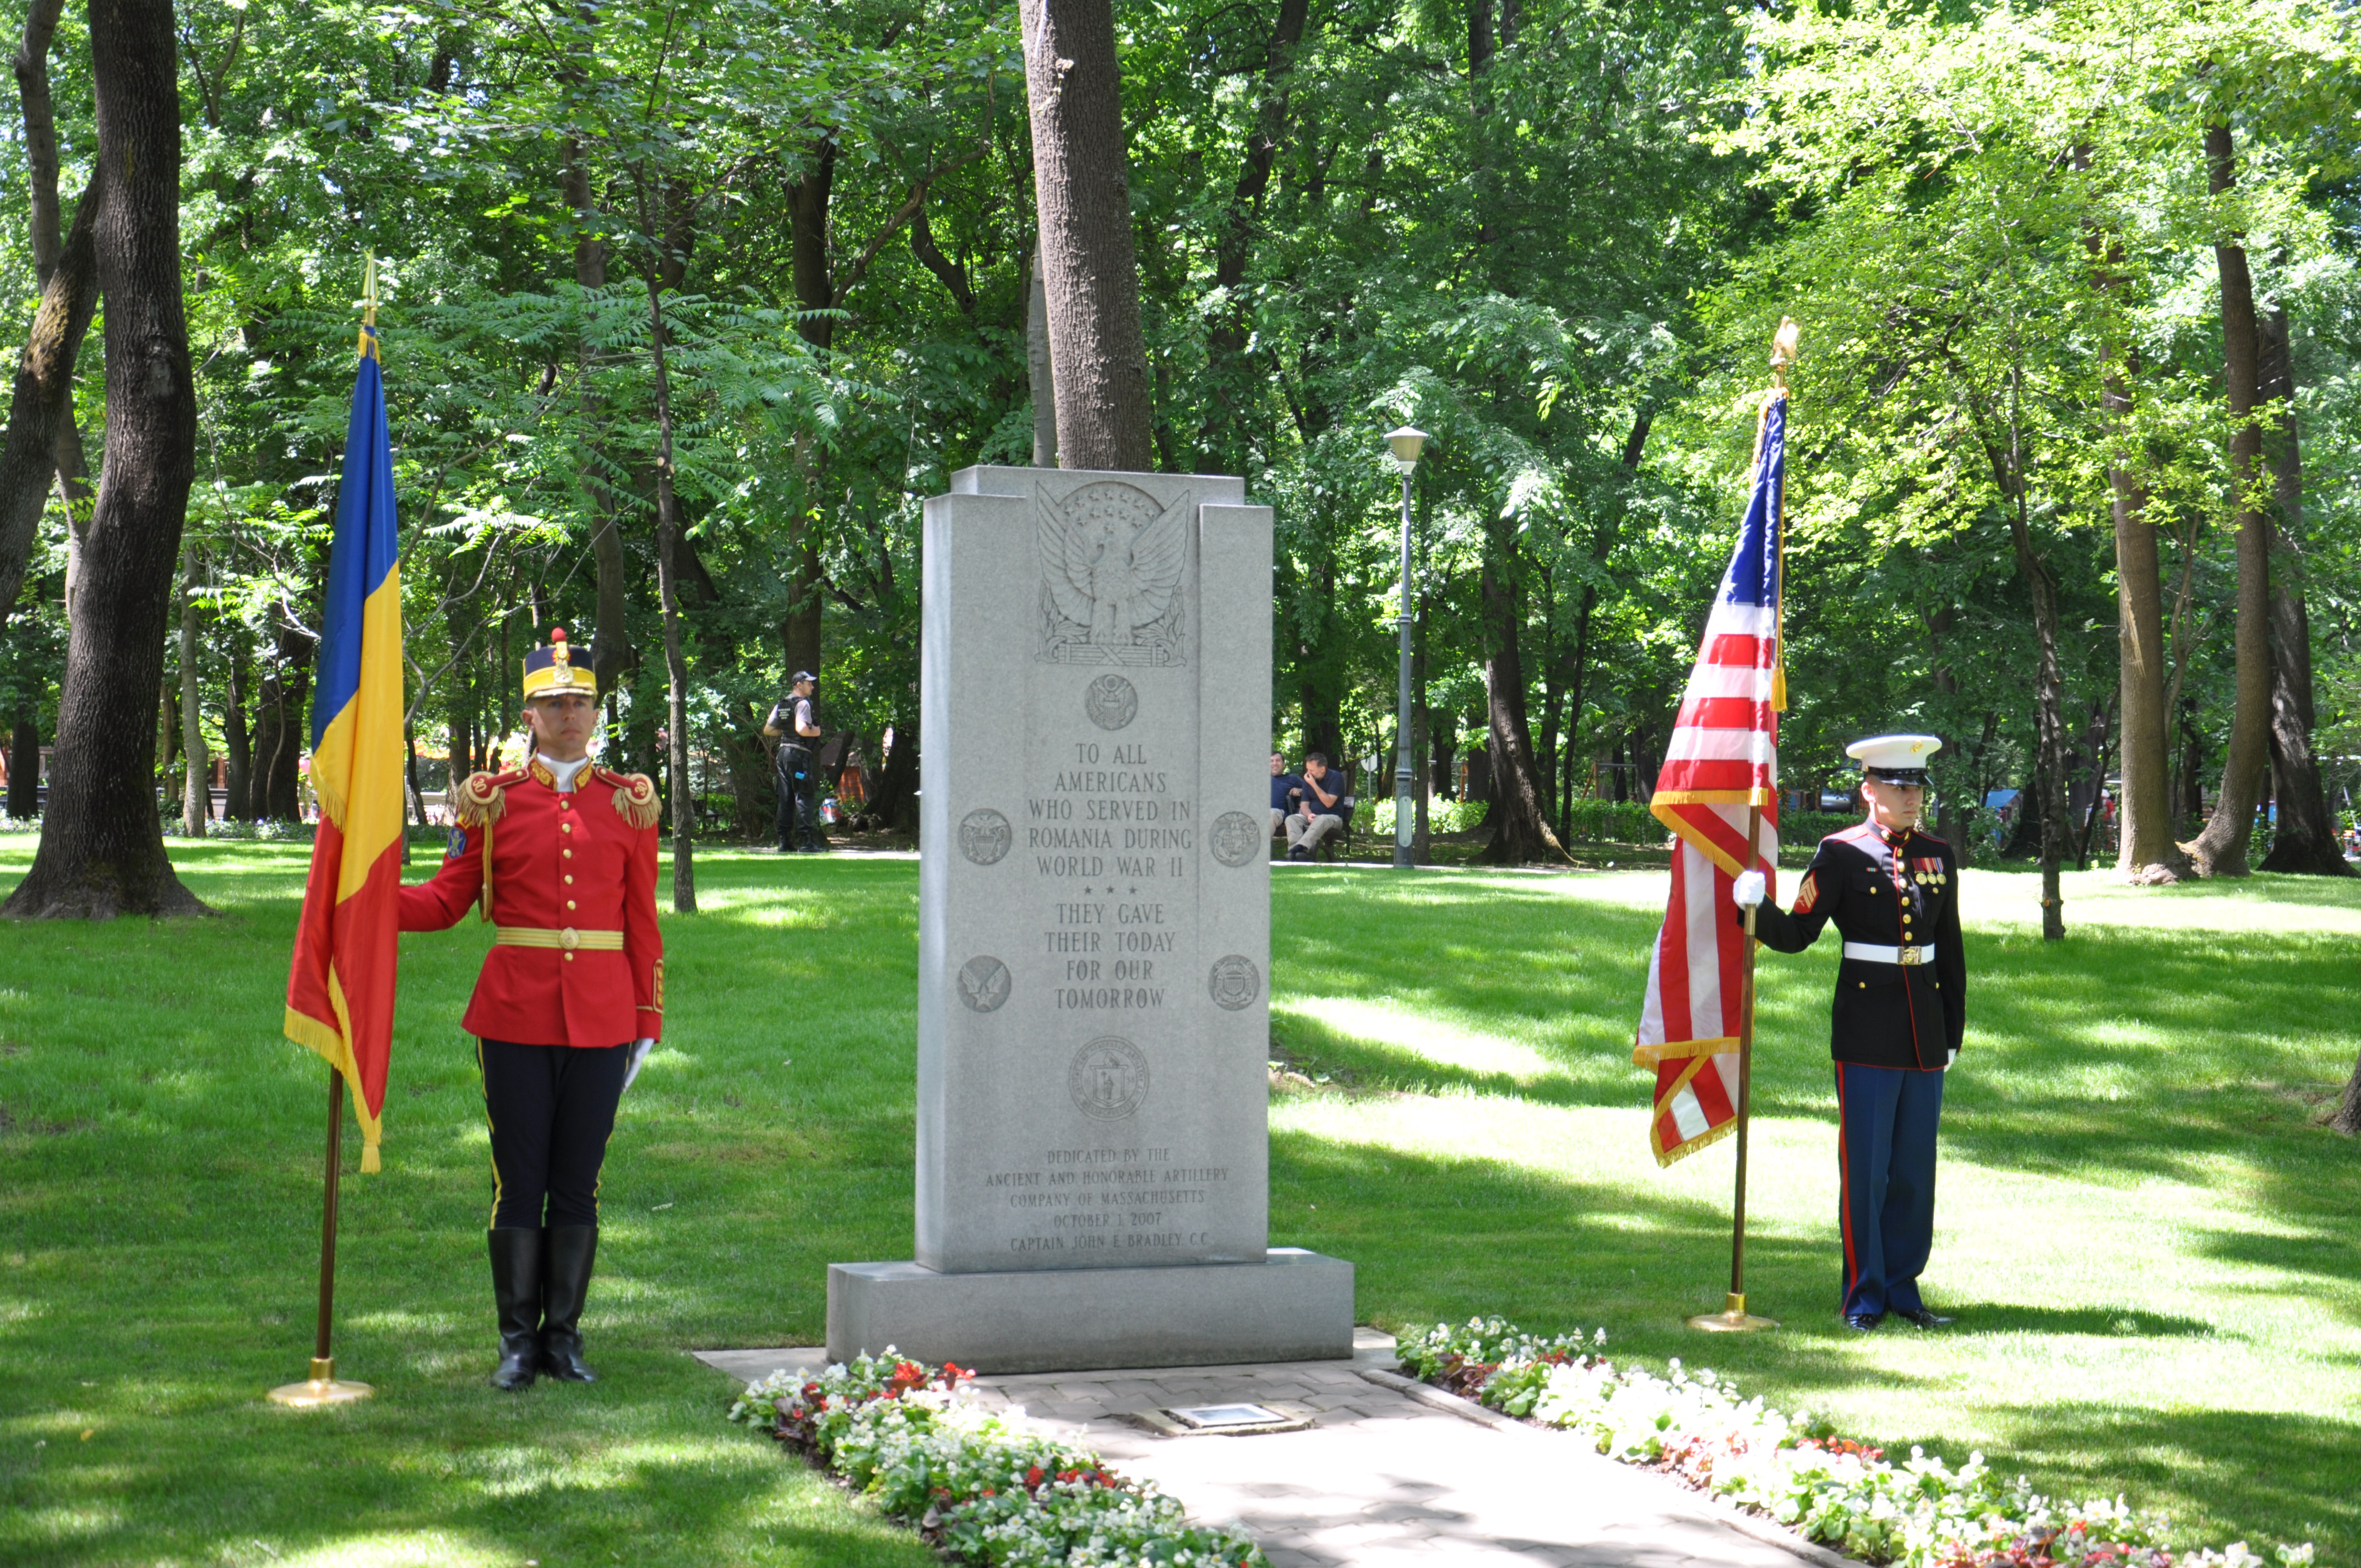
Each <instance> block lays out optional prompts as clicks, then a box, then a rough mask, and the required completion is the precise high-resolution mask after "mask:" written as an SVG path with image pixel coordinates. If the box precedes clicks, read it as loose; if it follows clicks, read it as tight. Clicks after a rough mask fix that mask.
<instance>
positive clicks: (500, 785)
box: [451, 769, 524, 828]
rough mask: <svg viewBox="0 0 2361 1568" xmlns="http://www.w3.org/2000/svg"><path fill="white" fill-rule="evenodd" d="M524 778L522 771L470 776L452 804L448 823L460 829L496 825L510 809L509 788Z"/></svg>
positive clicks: (460, 787)
mask: <svg viewBox="0 0 2361 1568" xmlns="http://www.w3.org/2000/svg"><path fill="white" fill-rule="evenodd" d="M523 777H524V773H523V772H522V770H521V769H511V770H510V771H509V772H507V773H469V774H468V775H467V782H466V783H465V784H461V785H460V786H459V790H458V797H457V799H456V800H455V801H454V802H453V803H452V806H451V819H452V820H453V821H454V822H456V823H457V824H458V825H459V826H460V827H462V828H483V827H487V826H489V825H490V824H492V823H494V822H498V821H499V820H500V818H501V817H503V816H505V815H507V813H508V809H509V785H511V784H515V783H516V782H517V781H518V780H520V779H522V778H523Z"/></svg>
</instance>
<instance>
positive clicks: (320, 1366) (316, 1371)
mask: <svg viewBox="0 0 2361 1568" xmlns="http://www.w3.org/2000/svg"><path fill="white" fill-rule="evenodd" d="M376 1392H377V1390H376V1389H374V1388H372V1387H369V1386H368V1384H366V1383H343V1382H339V1381H337V1378H336V1358H335V1356H333V1355H332V1356H328V1357H326V1358H325V1359H322V1358H320V1357H317V1356H314V1357H313V1361H312V1378H311V1381H310V1382H308V1383H282V1384H280V1386H279V1387H276V1388H273V1389H272V1390H271V1391H270V1395H269V1398H270V1402H271V1403H272V1404H274V1405H285V1406H287V1407H288V1408H289V1409H297V1410H316V1409H319V1408H320V1407H321V1406H323V1405H349V1404H351V1403H352V1402H353V1401H354V1400H356V1399H366V1398H368V1397H369V1396H370V1395H371V1394H374V1393H376Z"/></svg>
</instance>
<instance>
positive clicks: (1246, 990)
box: [1206, 953, 1262, 1013]
mask: <svg viewBox="0 0 2361 1568" xmlns="http://www.w3.org/2000/svg"><path fill="white" fill-rule="evenodd" d="M1206 989H1207V990H1208V991H1210V992H1213V1005H1214V1006H1216V1007H1219V1008H1222V1009H1223V1010H1224V1011H1225V1012H1230V1013H1235V1012H1236V1011H1237V1010H1238V1009H1239V1008H1241V1007H1250V1006H1252V1005H1253V1004H1254V999H1255V998H1256V997H1257V996H1260V995H1261V994H1262V970H1258V969H1257V968H1255V961H1254V959H1250V958H1247V957H1246V955H1245V954H1244V953H1232V954H1230V955H1229V956H1228V957H1227V958H1221V959H1214V960H1213V975H1212V977H1211V978H1210V979H1209V980H1208V981H1206Z"/></svg>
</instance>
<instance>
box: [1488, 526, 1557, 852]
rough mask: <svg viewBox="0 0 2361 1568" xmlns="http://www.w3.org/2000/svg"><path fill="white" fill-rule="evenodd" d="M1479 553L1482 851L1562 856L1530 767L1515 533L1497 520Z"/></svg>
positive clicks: (1531, 753)
mask: <svg viewBox="0 0 2361 1568" xmlns="http://www.w3.org/2000/svg"><path fill="white" fill-rule="evenodd" d="M1486 532H1488V534H1490V535H1491V537H1490V539H1489V540H1488V548H1487V549H1486V551H1485V553H1484V565H1483V569H1482V572H1481V579H1480V583H1479V591H1480V593H1481V595H1482V599H1483V607H1484V684H1485V685H1486V687H1487V688H1488V692H1489V696H1488V698H1487V700H1486V704H1485V710H1486V717H1487V720H1488V731H1489V736H1488V740H1489V747H1488V749H1489V751H1490V755H1491V761H1492V789H1491V795H1492V806H1491V809H1490V811H1488V813H1487V814H1486V817H1485V822H1486V825H1487V826H1488V827H1489V828H1491V829H1492V837H1491V839H1490V841H1489V842H1488V843H1487V844H1486V845H1485V846H1484V853H1483V859H1484V860H1486V861H1489V862H1490V863H1492V864H1494V865H1511V866H1513V865H1523V864H1525V863H1527V862H1529V861H1548V860H1563V859H1565V850H1562V849H1560V848H1559V846H1558V841H1557V838H1556V836H1555V835H1554V834H1553V833H1552V832H1551V831H1550V828H1549V824H1548V822H1546V821H1545V820H1543V795H1542V791H1541V784H1540V782H1539V779H1538V778H1537V776H1536V773H1535V770H1534V767H1533V740H1532V732H1531V731H1530V730H1529V729H1527V728H1526V724H1525V663H1524V656H1523V654H1522V652H1521V651H1520V648H1519V637H1520V632H1521V622H1522V620H1523V619H1524V617H1523V606H1522V603H1521V598H1520V596H1519V594H1518V592H1517V585H1516V580H1515V576H1514V572H1515V569H1516V563H1515V560H1514V552H1515V550H1516V536H1515V533H1514V532H1513V530H1512V529H1510V527H1509V526H1508V525H1506V524H1504V523H1501V522H1499V521H1495V522H1494V523H1493V524H1492V525H1491V527H1490V528H1488V530H1487V531H1486Z"/></svg>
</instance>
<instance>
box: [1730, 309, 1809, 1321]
mask: <svg viewBox="0 0 2361 1568" xmlns="http://www.w3.org/2000/svg"><path fill="white" fill-rule="evenodd" d="M1803 336H1804V329H1803V328H1802V327H1800V326H1797V325H1796V324H1795V317H1793V316H1781V317H1780V318H1779V330H1778V331H1777V332H1776V333H1775V334H1773V335H1772V338H1771V396H1770V397H1769V398H1766V399H1765V400H1763V413H1764V416H1765V417H1766V418H1767V417H1768V416H1769V413H1770V408H1771V403H1772V402H1773V400H1778V399H1783V398H1784V397H1785V396H1786V395H1787V367H1788V366H1790V365H1793V364H1794V363H1795V358H1796V356H1797V355H1799V354H1801V353H1802V352H1803V347H1802V344H1803ZM1786 490H1787V487H1786V484H1785V482H1784V469H1783V478H1782V482H1781V484H1780V487H1779V493H1778V494H1777V495H1776V496H1773V498H1772V506H1773V515H1772V525H1773V528H1774V529H1775V530H1776V531H1777V534H1776V537H1777V540H1778V543H1777V545H1776V547H1775V548H1776V550H1777V552H1778V556H1777V559H1778V565H1777V567H1776V568H1775V569H1776V570H1777V572H1778V574H1779V630H1778V641H1777V643H1776V645H1775V646H1776V650H1777V652H1776V653H1775V655H1774V657H1775V658H1776V660H1777V663H1774V664H1773V665H1772V667H1771V711H1772V712H1773V713H1784V712H1786V711H1787V543H1786V533H1787V493H1786ZM1731 1299H1732V1300H1733V1301H1736V1300H1737V1298H1735V1297H1732V1298H1731ZM1731 1310H1732V1311H1738V1310H1740V1308H1738V1307H1732V1308H1731Z"/></svg>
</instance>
